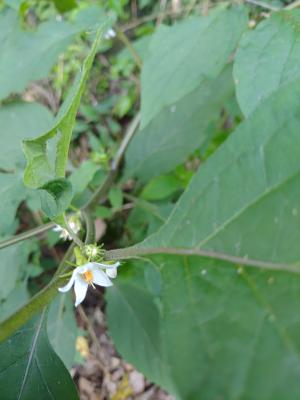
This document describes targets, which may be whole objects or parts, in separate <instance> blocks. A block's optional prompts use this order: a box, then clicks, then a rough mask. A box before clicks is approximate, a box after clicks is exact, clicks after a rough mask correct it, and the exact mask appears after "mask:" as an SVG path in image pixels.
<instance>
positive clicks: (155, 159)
mask: <svg viewBox="0 0 300 400" xmlns="http://www.w3.org/2000/svg"><path fill="white" fill-rule="evenodd" d="M55 3H56V5H57V7H58V8H59V11H60V12H64V11H69V10H70V9H72V8H73V7H74V10H73V11H72V12H71V13H67V12H66V13H65V14H64V15H63V16H60V17H59V18H61V19H62V21H61V22H59V23H58V22H57V21H49V20H47V18H46V21H45V18H44V16H45V15H47V12H48V14H49V15H52V13H53V12H54V13H55V12H56V11H55V8H54V5H53V4H52V3H49V4H52V5H51V10H50V8H49V7H48V8H47V9H46V10H45V14H44V13H43V15H39V12H37V11H36V10H33V9H32V6H30V7H31V8H30V7H29V6H28V7H29V8H28V10H29V11H28V13H27V11H24V10H23V11H22V10H21V9H20V10H19V15H20V16H21V18H22V28H21V27H20V22H19V20H18V18H19V17H18V16H17V12H16V10H14V9H8V8H5V7H4V8H3V10H2V11H1V13H0V22H1V24H0V42H1V45H0V50H1V49H2V50H3V52H2V53H1V54H3V59H1V61H0V72H2V69H3V74H2V75H3V76H1V77H0V86H1V79H3V82H4V84H3V85H2V86H1V87H2V90H3V97H6V96H8V95H11V94H14V95H15V92H18V91H22V90H23V89H24V88H25V87H26V86H27V84H28V82H29V81H30V80H32V79H38V78H41V77H43V76H46V75H47V74H48V72H49V70H50V68H51V66H52V65H53V63H54V62H55V60H56V59H57V57H58V54H59V53H60V52H61V51H63V50H64V49H65V48H66V46H67V45H68V43H70V41H71V40H72V38H74V35H75V34H76V32H81V31H82V30H85V28H84V27H86V26H89V27H91V28H90V29H92V27H94V26H95V25H96V26H97V25H99V24H98V22H99V21H100V22H101V21H103V17H104V13H103V10H102V9H100V8H99V7H97V6H95V5H94V3H93V2H91V3H89V1H88V0H86V1H85V2H84V4H80V6H79V2H77V5H78V7H75V6H76V2H75V1H73V0H72V1H65V2H55ZM58 3H59V4H58ZM92 3H93V5H91V4H92ZM134 4H135V3H134ZM136 4H137V7H138V9H137V10H135V9H134V5H132V4H131V3H130V2H128V1H122V2H116V1H110V2H107V3H105V9H106V10H110V11H113V12H114V13H115V14H116V15H118V18H119V21H118V22H117V26H116V27H115V30H116V32H117V34H118V41H116V44H115V42H114V41H113V40H112V39H111V38H109V39H105V37H107V36H108V33H110V34H112V35H114V32H107V29H108V27H111V21H110V20H108V21H107V23H105V24H103V25H102V26H101V28H100V29H99V30H98V32H97V34H96V37H95V40H94V42H93V44H92V49H91V51H90V52H89V54H88V56H87V58H86V59H85V61H84V62H83V67H82V69H81V71H80V73H79V74H78V76H77V78H76V80H75V83H74V85H73V87H72V88H71V91H70V93H69V95H68V97H67V98H66V100H65V101H64V103H63V104H62V106H61V108H60V111H59V113H58V115H57V117H56V119H55V120H54V122H53V119H52V115H51V113H49V112H48V111H46V109H45V107H42V106H40V105H37V104H28V103H25V104H24V103H21V102H18V103H10V101H12V100H13V98H12V97H11V98H9V99H6V100H5V103H4V104H2V105H1V109H0V123H1V124H0V125H1V129H2V130H3V132H2V133H1V135H2V136H1V137H2V138H3V144H2V147H1V149H0V184H1V188H2V189H1V190H0V192H1V201H2V203H1V204H2V206H1V207H2V210H3V212H2V213H0V237H7V236H8V235H12V234H13V233H14V232H15V231H16V230H17V229H18V231H19V232H24V231H26V229H29V228H30V227H31V226H32V224H31V220H33V221H35V222H38V223H43V221H42V218H43V216H42V214H40V210H39V209H40V206H39V204H38V202H37V201H36V200H37V194H40V197H41V209H42V210H43V211H44V213H45V214H46V216H47V217H48V218H50V219H52V220H55V221H57V222H58V221H59V222H60V224H61V225H64V220H63V218H62V217H63V214H64V212H65V211H66V210H68V209H69V210H72V211H76V214H74V216H75V217H76V218H78V224H80V225H81V229H80V239H81V240H82V241H85V242H86V243H87V244H91V243H94V240H95V237H96V238H100V240H99V243H98V245H101V249H102V241H103V242H104V243H105V245H104V247H103V257H104V260H107V261H108V262H113V261H112V260H116V259H118V260H119V259H120V261H121V266H120V268H119V269H118V273H119V276H118V277H117V278H116V279H115V280H114V286H113V287H110V288H108V289H107V292H106V299H107V315H108V322H109V329H110V333H111V336H112V338H113V340H114V342H115V343H116V346H117V349H118V351H119V352H120V354H122V356H124V357H125V359H126V360H127V361H128V362H130V363H132V364H133V365H134V366H136V367H137V368H138V369H139V370H140V371H141V372H143V373H144V374H145V375H146V377H147V378H148V379H149V380H150V381H153V382H156V383H158V384H159V385H161V386H162V387H163V388H165V389H166V390H168V391H169V392H170V393H172V394H173V395H174V396H175V397H176V399H178V400H198V399H199V397H201V399H204V400H212V399H221V398H222V399H230V400H231V399H233V400H235V399H236V400H237V399H247V400H257V399H261V400H281V399H283V398H288V399H289V400H296V399H297V398H298V395H299V391H300V384H299V379H298V377H299V373H300V357H299V354H300V342H299V329H300V325H299V316H298V314H299V313H298V308H299V307H298V306H299V301H300V290H299V289H300V287H299V277H298V275H299V269H298V268H299V259H300V250H299V249H300V248H299V245H298V242H299V226H300V225H299V218H300V204H299V196H300V189H299V188H300V178H299V177H300V164H299V147H300V136H299V131H300V106H299V97H300V78H299V73H298V69H299V67H298V64H299V63H298V58H299V57H298V53H299V50H300V49H299V40H298V39H299V38H298V30H299V29H298V25H299V15H300V14H299V11H298V10H282V11H279V12H276V13H270V14H271V15H270V17H269V18H267V19H266V18H265V15H264V14H260V13H258V12H257V13H256V8H255V7H254V6H253V5H251V6H250V7H249V8H246V7H244V6H239V5H234V4H231V5H230V4H221V5H220V4H219V5H216V6H214V3H211V5H212V6H213V7H212V8H213V9H212V10H209V11H208V15H202V16H201V17H200V16H198V15H197V13H198V11H197V10H198V9H197V8H194V7H191V8H188V9H187V10H186V12H185V13H184V16H183V17H182V15H181V13H178V15H175V14H176V13H175V11H174V10H173V11H174V12H173V13H172V15H169V12H167V13H166V15H163V12H162V7H163V4H160V7H161V9H160V11H161V12H160V14H159V16H158V18H157V20H156V21H155V20H154V21H153V22H152V21H151V18H152V17H151V18H148V15H146V14H145V13H146V11H151V12H155V11H157V10H159V8H158V4H156V3H155V2H152V1H146V2H145V1H144V2H139V3H136ZM139 4H140V5H139ZM172 4H173V3H172ZM183 4H186V3H185V2H183ZM279 5H280V7H283V3H280V4H279ZM173 6H174V5H173ZM264 6H265V7H267V5H266V4H264ZM14 7H15V8H16V9H17V8H18V7H16V3H14ZM188 7H189V4H188ZM99 10H101V11H99ZM145 10H146V11H145ZM248 10H250V15H251V24H250V26H251V27H252V28H253V21H254V22H255V24H256V23H257V26H256V28H255V29H252V28H251V30H250V28H249V27H248V26H247V24H248V17H247V11H248ZM50 11H51V12H50ZM129 11H130V12H129ZM167 11H168V10H167ZM131 12H132V14H134V13H135V12H136V13H137V16H138V19H137V20H136V19H135V18H133V21H128V22H129V25H128V26H127V25H126V26H124V25H123V23H124V20H126V19H129V17H130V13H131ZM30 13H32V14H33V15H35V16H36V17H37V21H41V20H43V21H45V22H43V23H40V24H37V23H36V22H35V23H34V24H33V25H34V26H36V25H37V26H36V27H35V30H34V31H31V30H30V29H29V26H31V23H30V15H31V14H30ZM97 13H100V14H101V15H100V14H97ZM187 14H193V15H192V16H190V17H187V16H186V15H187ZM99 15H100V16H99ZM144 17H145V19H146V20H149V21H148V22H147V24H146V25H145V24H144V25H141V26H139V27H138V28H132V26H133V25H136V24H139V22H141V21H140V20H139V18H141V20H143V19H144ZM162 18H163V22H164V23H165V24H166V25H163V24H161V23H160V22H161V19H162ZM177 19H179V21H177ZM98 20H99V21H98ZM120 20H123V22H120ZM97 21H98V22H97ZM131 22H132V23H133V25H131ZM57 24H60V25H59V28H58V29H57V30H55V29H56V26H58V25H57ZM54 30H55V31H54ZM92 30H93V29H92ZM49 32H50V33H51V34H49ZM122 32H123V33H124V34H126V35H128V36H127V39H128V40H129V38H130V39H131V38H132V39H136V38H137V37H139V39H138V40H134V41H133V43H132V45H130V44H129V45H128V42H127V39H126V37H125V39H124V36H123V35H122ZM128 32H129V33H128ZM52 33H53V35H52ZM44 34H45V35H44ZM145 34H147V36H143V35H145ZM102 36H103V37H104V38H103V41H101V37H102ZM88 42H89V35H86V36H84V35H82V37H81V38H80V40H79V39H78V40H77V42H76V51H77V50H78V54H81V53H82V52H81V50H82V49H84V50H87V47H88V46H89V44H88ZM123 42H124V43H125V45H126V47H127V48H126V49H121V50H120V47H121V46H120V44H121V43H123ZM124 43H123V44H124ZM49 46H50V50H49ZM51 49H52V50H51ZM71 50H72V51H73V49H69V50H68V53H66V54H65V56H64V58H60V60H59V63H58V65H57V66H56V69H55V71H54V74H52V75H50V77H49V78H48V79H49V80H48V81H47V84H45V82H40V83H39V85H41V87H42V88H43V89H45V88H47V89H46V91H47V90H48V85H49V82H50V84H52V85H53V88H54V89H53V96H54V98H55V100H56V103H55V104H58V103H59V102H60V99H61V98H62V97H63V98H64V96H62V95H61V94H62V91H63V88H64V87H66V86H67V85H68V84H67V82H69V81H70V79H71V77H72V74H73V73H72V71H74V65H75V64H77V63H78V61H79V60H77V59H76V62H75V63H74V60H72V54H73V53H72V51H71ZM16 54H17V55H18V58H17V55H16ZM96 54H97V57H95V56H96ZM95 58H96V60H95V63H94V59H95ZM139 58H140V59H141V63H139V62H138V63H137V64H138V65H137V64H135V61H136V60H137V59H139ZM3 60H4V61H3ZM12 60H13V61H14V62H15V64H16V65H12ZM16 60H20V63H16ZM36 60H38V61H40V60H42V61H45V64H43V66H41V65H40V64H41V62H36ZM93 63H94V68H93V70H92V73H91V69H92V65H93ZM141 64H143V65H142V68H141ZM11 65H12V66H11ZM18 68H19V69H18ZM140 69H141V85H140V82H139V75H138V74H140ZM23 70H24V71H23ZM64 71H65V73H64ZM90 73H91V74H90ZM15 75H16V78H15V82H14V81H13V78H14V76H15ZM89 75H91V76H90V81H89V82H90V83H89V85H87V89H88V90H87V91H86V93H84V90H85V86H86V82H87V79H88V76H89ZM43 85H44V86H43ZM56 91H57V92H58V93H57V92H56ZM140 91H141V93H140ZM29 94H30V93H29ZM0 95H1V90H0ZM24 96H25V97H24V98H26V99H28V98H30V96H29V95H28V92H26V93H25V94H24ZM140 97H141V113H138V114H137V110H138V107H139V99H140ZM236 97H237V100H236ZM82 98H83V99H84V101H83V103H84V104H82V105H81V106H80V101H81V99H82ZM43 99H44V97H43ZM46 99H47V97H46ZM239 105H240V107H241V110H240V109H239ZM79 106H80V107H79ZM54 108H55V107H54ZM241 111H242V112H243V114H244V115H245V116H246V119H243V115H242V112H241ZM136 114H137V115H136ZM135 115H136V116H135ZM140 115H141V126H140V127H139V128H138V131H137V132H136V133H135V128H136V127H137V124H138V121H139V116H140ZM76 118H77V120H76ZM131 118H133V119H132V123H131V122H130V119H131ZM73 131H74V135H73V136H72V133H73ZM41 132H46V133H45V134H42V135H40V133H41ZM38 135H40V136H38ZM34 136H36V137H35V138H34V139H32V137H34ZM72 139H73V141H72ZM21 141H24V150H25V155H26V159H27V167H26V170H25V175H24V181H25V183H26V185H27V186H28V187H29V188H32V189H36V190H29V189H27V188H26V187H25V186H24V184H23V183H22V180H21V179H22V174H23V168H24V158H23V155H22V153H21V151H20V149H21V147H20V143H21ZM129 142H130V143H129ZM128 143H129V146H128V149H127V147H126V146H127V144H128ZM125 150H126V154H125V161H126V162H125V163H124V168H123V164H122V160H121V158H122V155H123V154H124V152H125ZM135 178H137V179H135ZM24 200H25V203H23V204H22V206H21V207H19V205H20V204H21V203H22V202H23V201H24ZM26 202H27V203H26ZM17 210H18V212H17ZM16 212H17V216H18V219H16ZM81 217H82V220H81V221H80V218H81ZM97 217H98V218H97ZM67 218H69V222H72V221H71V219H70V216H67ZM99 218H101V219H106V222H102V221H99ZM94 220H96V221H94ZM18 221H20V223H18ZM73 222H74V221H73ZM94 222H96V223H94ZM70 225H71V223H70ZM94 225H95V226H94ZM95 227H96V229H94V228H95ZM39 229H40V228H38V229H37V231H38V232H40V231H39ZM76 229H77V228H76ZM78 229H79V228H78ZM74 230H75V228H74ZM75 233H76V232H75ZM53 234H54V232H53ZM84 235H85V236H84ZM25 236H26V234H25ZM75 239H76V237H75ZM77 239H78V238H77ZM58 240H59V239H58V235H57V236H56V237H55V238H53V237H52V238H51V235H48V239H47V240H43V239H42V240H41V242H40V246H39V247H37V246H33V245H32V243H31V242H26V243H24V244H22V245H20V244H19V245H17V246H16V247H10V248H8V249H5V250H1V251H2V253H1V255H2V258H1V262H0V278H1V279H0V281H1V282H3V283H1V285H0V302H1V312H0V320H1V321H2V324H1V325H0V336H1V338H4V337H5V336H8V335H9V334H10V333H12V332H13V331H14V330H17V329H19V328H20V326H21V325H22V323H25V321H29V320H30V318H31V317H32V316H33V315H34V314H35V313H38V312H39V311H41V310H40V309H41V308H43V309H44V307H45V306H46V305H47V304H49V303H50V302H51V301H52V303H51V305H50V307H49V313H48V319H47V321H46V317H45V311H43V312H42V314H41V315H38V316H36V317H35V319H33V320H32V321H31V322H29V324H28V325H25V326H23V327H22V328H21V329H20V330H19V331H18V332H17V333H15V334H14V336H12V337H11V338H9V339H8V340H7V341H6V342H4V343H2V344H0V374H1V378H4V379H1V380H0V390H1V395H2V396H4V397H6V398H19V399H21V398H24V399H31V398H32V396H33V393H34V396H35V397H36V396H38V397H41V398H45V399H48V398H52V399H57V400H59V399H61V398H68V399H69V398H70V399H73V398H75V399H76V398H77V394H76V390H75V389H74V385H73V384H72V381H71V379H70V377H69V375H68V373H67V371H66V369H65V368H64V367H63V364H62V363H61V361H60V360H59V358H58V356H59V357H60V358H61V359H62V361H63V363H64V364H65V365H66V366H67V367H68V368H69V369H70V368H71V367H72V365H73V363H74V360H75V357H74V355H75V341H76V336H77V334H78V328H77V325H76V319H75V314H74V308H73V305H72V296H71V295H70V293H68V294H64V295H59V296H58V297H56V298H55V296H56V295H57V294H58V292H57V288H58V287H60V286H62V285H63V284H64V282H65V281H67V280H68V279H69V277H70V275H71V274H72V268H73V262H72V255H73V250H72V248H70V249H69V251H68V252H67V255H66V260H67V261H66V262H65V261H64V262H63V263H61V264H60V266H59V267H58V272H56V274H55V276H54V278H52V276H53V273H54V270H55V269H56V268H57V266H56V259H57V258H60V256H61V253H62V252H63V250H64V248H65V244H62V243H60V245H59V247H57V248H56V249H55V248H53V247H54V246H56V244H57V241H58ZM12 241H14V240H8V242H4V244H3V243H2V246H3V247H4V246H5V245H7V244H9V243H12ZM77 242H79V247H77V248H76V252H77V255H78V254H79V255H80V257H77V258H76V260H75V261H76V265H82V264H84V263H85V262H86V259H85V258H84V256H83V253H82V250H81V247H80V243H81V242H80V241H79V240H77ZM118 246H119V247H122V248H121V249H117V250H112V251H111V250H108V249H114V248H115V247H118ZM126 246H128V247H126ZM0 247H1V244H0ZM124 247H125V248H124ZM57 250H58V251H57ZM101 257H102V250H101ZM130 257H132V258H133V259H134V261H128V262H127V263H125V262H123V261H122V259H125V260H128V259H129V258H130ZM99 259H100V256H99ZM101 259H102V258H101ZM73 261H74V260H73ZM104 262H105V261H104ZM251 267H252V268H251ZM253 267H257V268H256V269H254V268H253ZM45 285H46V286H45ZM44 286H45V287H44ZM41 287H44V289H43V290H40V289H41ZM35 293H36V295H35V296H34V297H32V298H31V296H32V294H35ZM90 296H91V297H90ZM90 296H89V297H87V302H88V305H89V307H88V310H89V311H90V310H93V302H90V298H92V296H93V292H92V293H91V294H90ZM26 301H28V303H27V305H26V306H25V307H24V306H23V305H24V302H26ZM19 307H21V308H20V309H19V311H17V312H16V313H15V314H13V315H12V316H11V314H12V312H15V311H16V310H17V309H18V308H19ZM78 316H79V318H81V313H79V314H78ZM47 333H48V335H49V339H50V343H51V345H52V346H53V349H52V348H51V346H50V344H49V341H48V338H47ZM96 334H97V331H96ZM93 340H95V338H93ZM54 351H55V352H56V353H57V355H58V356H57V355H56V354H55V352H54ZM12 371H13V372H12Z"/></svg>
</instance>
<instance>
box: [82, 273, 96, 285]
mask: <svg viewBox="0 0 300 400" xmlns="http://www.w3.org/2000/svg"><path fill="white" fill-rule="evenodd" d="M83 278H84V280H85V281H86V282H87V283H92V282H93V279H94V276H93V272H92V271H90V270H88V271H86V272H84V273H83Z"/></svg>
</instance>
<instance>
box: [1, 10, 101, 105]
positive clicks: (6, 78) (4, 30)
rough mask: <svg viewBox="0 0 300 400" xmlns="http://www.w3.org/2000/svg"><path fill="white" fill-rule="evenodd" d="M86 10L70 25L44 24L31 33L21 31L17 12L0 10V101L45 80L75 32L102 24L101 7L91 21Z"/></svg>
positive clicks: (61, 23)
mask: <svg viewBox="0 0 300 400" xmlns="http://www.w3.org/2000/svg"><path fill="white" fill-rule="evenodd" d="M86 14H87V11H86V10H82V11H80V13H78V15H77V17H76V20H75V21H74V22H73V23H68V22H66V21H55V20H51V21H47V22H44V23H42V24H40V25H39V27H38V28H37V30H36V31H35V32H27V31H26V32H24V31H23V30H22V29H21V27H20V21H19V18H18V13H17V12H16V11H15V10H13V9H4V10H1V11H0V27H1V29H0V54H1V58H0V99H3V98H5V97H7V96H8V95H9V94H10V93H14V92H21V91H22V90H24V89H25V87H26V86H27V84H28V82H29V81H32V80H37V79H42V78H44V77H46V76H47V75H48V73H49V71H50V69H51V67H52V66H53V65H54V63H55V61H56V60H57V57H58V55H59V54H61V53H62V52H63V51H64V50H65V49H66V48H67V46H68V45H69V44H70V43H71V42H72V41H73V39H74V37H75V35H76V34H78V33H79V32H81V31H83V30H86V29H90V28H92V27H94V25H95V22H96V21H97V22H98V26H99V23H101V22H103V20H104V18H105V16H104V14H103V11H102V9H101V8H99V7H98V9H94V18H92V19H91V18H90V17H89V18H86Z"/></svg>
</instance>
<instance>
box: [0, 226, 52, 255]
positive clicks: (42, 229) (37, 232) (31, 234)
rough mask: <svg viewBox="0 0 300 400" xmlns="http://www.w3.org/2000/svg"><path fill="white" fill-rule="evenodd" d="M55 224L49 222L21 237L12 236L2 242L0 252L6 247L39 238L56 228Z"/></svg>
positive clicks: (24, 233) (20, 235) (21, 234)
mask: <svg viewBox="0 0 300 400" xmlns="http://www.w3.org/2000/svg"><path fill="white" fill-rule="evenodd" d="M55 225H56V224H55V223H54V222H49V223H48V224H45V225H42V226H38V227H37V228H33V229H30V230H28V231H26V232H23V233H20V234H19V235H15V236H12V237H11V238H9V239H5V240H2V241H1V242H0V250H1V249H4V248H5V247H8V246H12V245H13V244H16V243H19V242H22V241H23V240H27V239H30V238H32V237H34V236H39V235H41V234H42V233H44V232H47V231H49V230H50V229H52V228H54V227H55Z"/></svg>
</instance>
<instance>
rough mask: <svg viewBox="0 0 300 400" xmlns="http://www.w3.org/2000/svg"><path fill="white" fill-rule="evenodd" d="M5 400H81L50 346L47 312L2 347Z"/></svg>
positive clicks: (0, 385) (0, 358)
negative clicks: (37, 399) (36, 399)
mask: <svg viewBox="0 0 300 400" xmlns="http://www.w3.org/2000/svg"><path fill="white" fill-rule="evenodd" d="M0 374H1V380H0V391H1V396H2V398H3V399H19V400H29V399H35V398H39V399H44V400H54V399H55V400H60V399H70V400H77V399H79V397H78V394H77V391H76V387H75V385H74V383H73V381H72V379H71V376H70V375H69V373H68V371H67V370H66V368H65V367H64V365H63V363H62V361H61V360H60V359H59V358H58V356H57V355H56V354H55V352H54V351H53V349H52V348H51V346H50V343H49V339H48V336H47V329H46V316H45V311H43V312H42V313H41V314H40V315H39V316H38V317H35V318H34V319H33V320H31V321H30V322H29V323H27V324H26V325H25V326H24V327H22V328H21V329H20V330H18V331H17V332H16V333H15V334H14V335H13V336H12V337H10V338H9V339H8V340H6V341H5V342H2V343H1V344H0Z"/></svg>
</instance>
